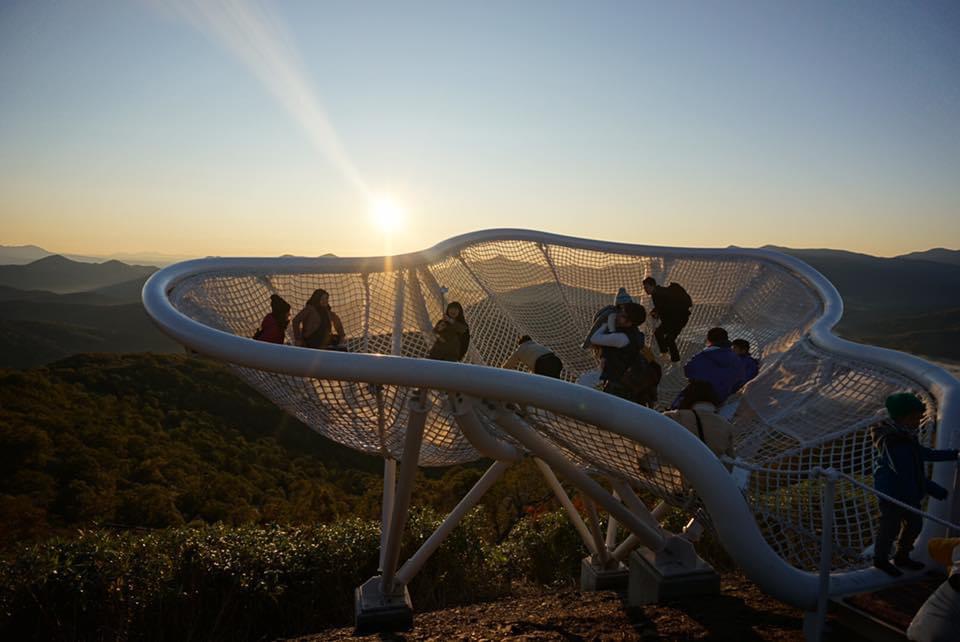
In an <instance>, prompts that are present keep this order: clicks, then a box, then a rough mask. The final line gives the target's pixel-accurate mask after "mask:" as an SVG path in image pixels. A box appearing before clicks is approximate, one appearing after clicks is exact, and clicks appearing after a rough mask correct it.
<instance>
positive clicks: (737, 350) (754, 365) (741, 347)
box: [730, 339, 760, 392]
mask: <svg viewBox="0 0 960 642" xmlns="http://www.w3.org/2000/svg"><path fill="white" fill-rule="evenodd" d="M730 347H731V348H732V349H733V352H734V354H736V355H737V356H738V357H740V363H742V364H743V374H744V380H743V382H742V383H740V384H739V385H738V386H737V387H736V388H735V389H734V392H736V391H737V390H739V389H740V388H742V387H743V386H745V385H746V384H747V382H748V381H750V380H751V379H753V378H754V377H756V376H757V373H759V372H760V362H759V361H757V360H756V359H754V358H753V357H752V356H750V342H749V341H747V340H746V339H734V340H733V341H732V342H731V343H730Z"/></svg>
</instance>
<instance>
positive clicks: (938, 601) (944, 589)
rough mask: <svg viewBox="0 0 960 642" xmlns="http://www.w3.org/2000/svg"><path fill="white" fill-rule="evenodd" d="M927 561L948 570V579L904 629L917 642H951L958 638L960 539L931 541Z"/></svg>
mask: <svg viewBox="0 0 960 642" xmlns="http://www.w3.org/2000/svg"><path fill="white" fill-rule="evenodd" d="M927 550H928V551H929V553H930V558H931V559H933V560H934V561H935V562H938V563H940V564H942V565H943V566H946V567H948V568H949V569H950V577H949V578H947V581H946V582H944V583H943V584H941V585H940V588H938V589H937V590H936V591H934V592H933V595H931V596H930V597H929V598H927V601H926V602H924V603H923V606H921V607H920V610H919V611H917V614H916V615H915V616H913V621H912V622H910V628H908V629H907V639H908V640H915V641H916V642H950V641H951V640H953V641H955V640H957V639H958V638H960V537H934V538H932V539H931V540H930V542H929V543H928V544H927Z"/></svg>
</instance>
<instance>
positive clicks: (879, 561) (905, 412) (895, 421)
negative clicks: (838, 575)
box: [870, 392, 957, 577]
mask: <svg viewBox="0 0 960 642" xmlns="http://www.w3.org/2000/svg"><path fill="white" fill-rule="evenodd" d="M884 405H885V406H886V409H887V414H888V415H889V419H885V420H883V421H881V422H879V423H877V424H875V425H873V426H871V427H870V438H871V439H872V440H873V447H874V449H875V450H876V455H877V459H876V468H874V471H873V487H874V488H876V489H877V491H879V492H881V493H883V494H884V495H888V496H889V497H892V498H893V499H896V500H898V501H901V502H903V503H904V504H907V505H908V506H912V507H914V508H916V509H917V510H920V503H921V502H922V501H923V498H924V497H926V496H927V495H930V496H931V497H933V498H934V499H940V500H942V499H946V498H947V489H945V488H944V487H943V486H940V485H939V484H937V483H934V482H933V481H932V480H930V479H927V474H926V471H925V470H924V466H923V462H925V461H951V460H956V459H957V451H956V450H933V449H932V448H926V447H924V446H921V445H920V442H919V441H918V440H917V431H918V430H919V428H920V424H921V423H923V417H924V414H925V413H926V410H927V409H926V406H925V405H924V404H923V401H921V400H920V398H919V397H917V396H916V395H915V394H913V393H910V392H898V393H896V394H893V395H890V396H889V397H887V399H886V402H885V404H884ZM879 504H880V525H879V527H878V528H877V535H876V537H875V538H874V542H873V565H874V566H876V567H877V568H879V569H880V570H881V571H883V572H885V573H887V574H888V575H892V576H893V577H898V576H900V575H902V574H903V573H902V572H901V571H900V569H898V568H897V566H900V567H902V568H905V569H908V570H911V571H917V570H920V569H922V568H923V564H921V563H920V562H917V561H915V560H912V559H910V551H912V550H913V542H914V540H915V539H917V536H918V535H919V534H920V530H921V529H922V527H923V517H922V516H921V515H919V514H918V513H914V512H911V511H909V510H907V509H906V508H903V507H901V506H898V505H897V504H894V503H892V502H889V501H887V500H885V499H880V500H879ZM894 540H896V543H897V549H896V553H895V554H894V556H893V564H891V563H890V549H891V547H892V546H893V543H894ZM894 564H895V565H896V566H894Z"/></svg>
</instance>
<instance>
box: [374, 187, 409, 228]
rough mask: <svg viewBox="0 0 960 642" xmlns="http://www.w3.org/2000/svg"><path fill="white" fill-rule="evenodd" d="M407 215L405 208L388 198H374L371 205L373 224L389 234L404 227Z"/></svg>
mask: <svg viewBox="0 0 960 642" xmlns="http://www.w3.org/2000/svg"><path fill="white" fill-rule="evenodd" d="M406 214H407V212H406V210H404V209H403V207H401V206H400V205H399V204H397V202H396V201H394V200H393V199H391V198H389V197H386V196H379V197H377V198H374V199H373V200H372V201H371V203H370V218H371V219H372V221H373V224H374V225H375V226H376V227H378V228H379V229H380V230H382V231H384V232H387V233H389V232H394V231H396V230H398V229H399V228H400V227H401V226H402V225H403V222H404V219H405V218H406Z"/></svg>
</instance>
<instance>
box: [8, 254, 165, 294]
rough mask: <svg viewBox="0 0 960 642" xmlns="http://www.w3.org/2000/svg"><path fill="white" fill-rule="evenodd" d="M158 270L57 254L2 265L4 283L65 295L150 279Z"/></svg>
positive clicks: (21, 288) (9, 285) (118, 262)
mask: <svg viewBox="0 0 960 642" xmlns="http://www.w3.org/2000/svg"><path fill="white" fill-rule="evenodd" d="M156 271H157V268H155V267H153V266H150V265H127V264H126V263H121V262H120V261H107V262H105V263H81V262H79V261H71V260H70V259H68V258H65V257H62V256H59V255H53V256H48V257H45V258H42V259H39V260H37V261H34V262H32V263H28V264H26V265H0V286H7V287H13V288H17V289H20V290H49V291H50V292H54V293H57V294H65V293H68V292H82V291H85V290H95V289H97V288H102V287H105V286H110V285H116V284H118V283H124V282H128V281H133V280H135V279H140V278H146V277H148V276H149V275H151V274H153V273H154V272H156Z"/></svg>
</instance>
